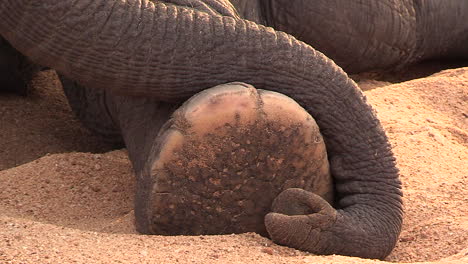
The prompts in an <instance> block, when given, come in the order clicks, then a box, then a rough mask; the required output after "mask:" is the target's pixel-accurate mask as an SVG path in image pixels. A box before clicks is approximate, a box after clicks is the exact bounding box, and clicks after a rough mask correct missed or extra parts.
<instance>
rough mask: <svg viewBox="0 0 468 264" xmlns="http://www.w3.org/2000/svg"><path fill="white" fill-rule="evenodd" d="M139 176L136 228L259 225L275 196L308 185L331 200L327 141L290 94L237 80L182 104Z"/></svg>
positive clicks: (210, 229)
mask: <svg viewBox="0 0 468 264" xmlns="http://www.w3.org/2000/svg"><path fill="white" fill-rule="evenodd" d="M150 157H152V159H150V160H149V161H148V163H147V165H146V169H144V171H143V173H141V175H139V176H138V177H137V178H138V187H137V188H138V189H137V197H136V207H135V210H136V222H137V229H138V230H139V231H140V232H142V233H150V234H163V235H187V234H190V235H198V234H226V233H243V232H257V233H259V234H262V235H267V232H266V229H265V225H264V217H265V215H266V214H267V213H269V212H270V210H271V205H272V202H273V200H274V199H275V197H276V196H278V195H279V194H280V193H281V192H282V191H284V190H286V189H288V188H301V189H304V190H307V191H310V192H313V193H315V194H317V195H319V196H321V197H323V198H324V199H325V200H327V201H328V202H331V200H332V189H333V187H332V186H333V185H332V184H333V183H332V179H331V176H330V173H329V166H328V160H327V154H326V149H325V144H324V142H323V139H322V136H321V134H320V132H319V128H318V127H317V125H316V123H315V121H314V119H313V118H312V117H311V116H310V115H309V114H308V113H307V112H306V111H305V110H304V109H303V108H302V107H300V106H299V105H298V104H297V103H296V102H295V101H293V100H292V99H290V98H289V97H287V96H285V95H282V94H279V93H275V92H270V91H265V90H256V89H255V88H253V87H252V86H250V85H246V84H243V83H232V84H226V85H221V86H217V87H215V88H212V89H208V90H205V91H203V92H201V93H199V94H197V95H195V96H193V97H192V98H191V99H189V100H188V101H187V102H186V103H185V104H184V105H182V106H181V107H180V108H179V109H178V110H177V111H176V112H175V113H174V114H173V116H172V119H171V120H169V121H168V122H167V123H166V124H165V125H164V127H163V128H162V130H161V132H160V133H159V136H158V139H157V141H156V142H155V144H154V146H153V149H152V151H151V153H150Z"/></svg>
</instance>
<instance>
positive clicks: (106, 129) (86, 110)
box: [58, 73, 123, 147]
mask: <svg viewBox="0 0 468 264" xmlns="http://www.w3.org/2000/svg"><path fill="white" fill-rule="evenodd" d="M58 76H59V79H60V81H61V83H62V87H63V91H64V93H65V96H66V97H67V100H68V104H69V105H70V107H71V109H72V111H73V112H74V114H75V116H76V117H77V118H78V120H80V122H81V123H82V124H83V125H84V126H85V127H86V128H87V129H89V130H90V131H92V132H93V133H95V134H96V135H99V136H101V137H102V139H103V140H104V141H105V142H107V143H111V144H113V145H115V146H116V147H118V146H123V139H122V136H121V132H120V128H119V125H118V124H117V122H116V120H115V118H114V117H113V116H112V115H111V113H110V109H109V102H110V100H112V95H111V94H110V93H108V92H106V91H105V90H99V89H89V88H87V87H84V86H82V85H80V84H79V83H77V82H75V81H73V80H70V79H68V78H67V77H65V76H63V75H62V74H60V73H59V74H58Z"/></svg>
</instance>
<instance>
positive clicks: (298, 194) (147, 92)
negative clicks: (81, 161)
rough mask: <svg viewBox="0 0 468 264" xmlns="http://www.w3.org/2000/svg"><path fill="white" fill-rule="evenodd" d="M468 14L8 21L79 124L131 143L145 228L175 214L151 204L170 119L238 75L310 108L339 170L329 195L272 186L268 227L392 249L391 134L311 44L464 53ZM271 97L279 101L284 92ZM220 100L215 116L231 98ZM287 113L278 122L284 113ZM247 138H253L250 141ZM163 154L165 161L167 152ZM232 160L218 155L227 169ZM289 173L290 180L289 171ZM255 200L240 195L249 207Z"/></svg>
mask: <svg viewBox="0 0 468 264" xmlns="http://www.w3.org/2000/svg"><path fill="white" fill-rule="evenodd" d="M345 2H346V3H345ZM356 14H359V15H356ZM448 14H450V15H448ZM467 14H468V3H466V1H456V0H450V1H444V2H443V4H442V2H441V1H437V0H429V1H409V0H401V1H397V0H385V1H371V0H369V1H321V0H316V1H305V0H296V1H282V0H232V1H226V0H169V1H152V2H150V1H147V0H115V1H110V0H95V1H88V0H78V1H71V0H70V1H69V0H66V1H64V0H60V1H58V0H43V1H40V2H37V1H32V0H15V1H13V0H4V1H2V2H1V3H0V34H1V36H3V37H4V38H5V39H7V40H8V41H9V42H10V43H11V44H12V46H13V47H15V48H16V49H17V50H18V51H19V52H21V53H23V54H25V55H26V56H28V57H29V58H31V59H32V60H33V61H35V62H36V63H39V64H41V65H44V66H47V67H51V68H53V69H56V70H57V72H59V73H60V75H61V80H62V83H63V86H64V90H65V93H66V95H67V97H68V99H69V101H70V104H71V106H72V108H73V110H74V111H75V112H76V113H77V115H78V117H79V118H80V119H81V120H82V121H83V123H84V124H85V125H87V126H88V127H89V128H90V129H92V130H93V131H95V132H97V133H99V134H101V135H103V136H104V137H106V138H107V139H108V140H111V141H114V142H121V143H124V144H125V146H126V147H127V148H128V150H129V158H130V160H131V161H132V164H133V167H134V170H135V174H136V178H137V185H138V186H139V187H138V188H137V193H136V205H135V207H136V218H137V226H138V229H139V230H140V231H142V232H144V233H165V231H161V230H159V229H158V228H157V225H156V224H155V223H162V222H164V221H166V220H164V219H165V218H164V215H170V213H164V214H161V213H154V210H153V209H154V207H153V206H154V205H155V204H161V203H164V199H162V198H155V197H162V196H161V195H163V196H164V195H166V194H167V192H165V191H164V188H163V187H164V184H163V183H161V184H159V179H160V178H164V177H163V176H161V175H163V174H164V173H166V171H165V170H159V169H158V168H159V167H157V166H156V165H155V164H159V163H158V162H159V161H160V160H161V157H164V155H166V154H164V153H166V152H164V150H165V149H167V147H168V146H171V144H172V143H174V142H176V143H177V141H170V140H169V141H168V139H167V138H168V136H167V135H166V134H167V133H166V132H167V131H173V130H174V129H175V130H180V131H185V132H186V134H197V133H198V132H197V131H195V132H194V131H192V130H190V127H192V126H195V125H194V124H196V122H195V121H193V120H197V119H196V118H195V119H193V120H192V121H193V122H188V124H190V125H188V126H187V127H185V126H184V125H179V127H173V125H174V122H175V121H177V120H179V121H180V118H181V117H180V116H185V114H186V112H184V111H185V110H183V109H186V108H184V106H182V107H181V105H182V104H183V103H184V102H185V101H187V99H188V98H190V97H192V96H193V95H194V94H196V93H198V92H200V91H203V90H206V89H208V88H211V87H215V86H217V85H220V84H226V83H231V82H241V83H243V84H242V85H245V86H248V87H255V88H256V89H264V90H271V91H276V92H279V93H282V94H284V95H287V96H289V97H290V98H292V99H294V100H295V101H296V102H297V103H299V104H300V105H301V106H302V107H304V109H305V110H306V111H307V112H308V113H309V114H310V115H311V116H312V117H313V118H314V119H315V120H316V122H317V124H318V126H319V128H320V132H321V134H322V135H323V141H324V143H325V144H326V154H327V155H328V161H327V162H329V172H330V173H331V176H332V177H333V191H334V192H335V196H334V199H330V198H328V199H324V197H320V196H319V195H316V194H314V193H313V192H314V191H315V190H312V189H308V187H304V186H305V185H301V184H299V185H294V186H292V187H299V188H302V189H306V190H301V189H297V188H293V189H287V188H286V187H288V185H287V184H285V183H284V182H280V183H278V184H280V185H282V186H283V187H284V188H286V190H284V191H283V189H282V188H280V187H275V188H273V190H274V192H273V194H274V196H276V195H277V194H278V193H279V192H280V191H283V192H281V194H279V195H278V197H277V198H276V199H275V201H274V202H273V206H272V208H271V210H272V212H271V213H268V214H267V215H266V216H265V226H266V229H267V230H268V233H269V235H270V236H271V238H272V239H273V240H274V241H275V242H278V243H281V244H285V245H288V246H292V247H296V248H299V249H304V250H308V251H311V252H314V253H319V254H344V255H352V256H360V257H369V258H384V257H385V256H387V255H388V254H389V253H390V252H391V250H392V249H393V247H394V246H395V243H396V241H397V239H398V235H399V232H400V229H401V224H402V204H401V195H402V194H401V186H400V185H401V184H400V181H399V177H398V169H397V168H396V165H395V160H394V157H393V154H392V151H391V146H390V144H389V142H388V139H387V137H386V135H385V133H384V131H383V130H382V127H381V125H380V123H379V121H378V119H377V117H376V115H375V113H374V111H373V109H372V107H371V106H370V105H369V104H367V102H366V99H365V97H364V95H363V94H362V93H361V91H360V90H359V89H358V88H357V86H356V84H355V83H354V82H353V81H351V80H350V79H349V78H348V77H347V75H346V74H345V73H344V72H343V70H342V69H341V68H340V67H338V66H336V65H335V64H334V62H333V61H331V60H330V59H328V58H327V57H325V56H324V55H323V54H322V53H321V52H318V51H316V50H315V49H314V47H315V48H317V49H319V50H321V51H322V52H323V53H325V54H326V55H327V56H329V57H331V58H332V59H334V60H335V61H336V62H337V63H338V65H340V66H341V67H342V68H343V69H345V70H346V71H349V72H360V71H365V70H370V69H388V68H392V67H400V66H404V65H407V64H410V63H414V62H416V61H420V60H424V59H430V58H439V57H447V58H450V57H468V54H467V50H466V49H465V45H466V44H467V40H468V34H467V28H468V22H467V21H468V20H467V19H463V18H464V17H465V16H466V15H467ZM447 17H449V18H447ZM448 29H450V30H448ZM284 32H287V33H289V34H287V33H284ZM298 39H299V40H298ZM300 40H302V41H300ZM72 80H73V81H72ZM242 85H241V86H242ZM99 88H101V89H102V90H98V89H99ZM233 89H237V88H233ZM249 89H250V88H249ZM210 91H211V90H210ZM233 94H235V95H233ZM230 96H234V97H233V98H237V97H235V96H239V95H238V93H232V94H231V95H230ZM194 98H197V96H195V97H194ZM198 98H200V97H198ZM216 98H217V97H216V96H215V97H212V98H211V99H212V100H211V99H210V100H208V101H203V100H201V101H200V100H199V101H197V100H195V99H193V98H192V99H190V100H189V101H188V102H192V104H195V105H196V106H198V107H200V109H204V107H205V108H206V107H207V105H210V104H212V105H213V106H214V105H216V104H215V103H213V102H216V100H217V99H216ZM256 98H258V96H257V97H256ZM194 100H195V102H199V103H198V104H197V103H193V102H194ZM233 100H234V99H233ZM235 100H238V98H237V99H235ZM235 100H234V101H235ZM239 100H240V99H239ZM265 100H266V99H265ZM254 101H255V100H254ZM249 102H250V101H249ZM224 104H226V105H228V104H229V101H227V102H225V103H224ZM184 105H185V104H184ZM240 105H241V106H242V105H244V104H240ZM245 105H249V103H246V104H245ZM260 105H262V104H260ZM274 105H276V106H277V107H278V108H279V109H281V108H282V107H283V108H284V107H286V105H288V104H287V103H285V102H283V101H278V102H276V103H275V104H274ZM274 108H275V107H271V109H274ZM176 109H178V110H176ZM181 109H182V110H181ZM192 109H193V107H192ZM214 109H218V110H216V111H213V115H214V116H216V113H218V112H222V111H223V108H214ZM242 109H244V108H242ZM254 109H262V107H260V106H258V107H256V108H254ZM174 111H175V112H174ZM244 111H247V110H245V109H244V110H239V109H237V110H233V112H230V114H232V115H233V116H235V117H236V119H235V120H237V117H238V116H239V117H243V116H244V115H243V114H245V113H248V111H247V112H244ZM238 112H239V113H241V114H238ZM180 113H183V114H180ZM208 113H209V112H208ZM297 113H300V112H297ZM206 115H207V116H210V115H211V114H206ZM259 115H260V116H262V115H263V114H259ZM171 116H172V117H171ZM280 117H281V114H280V113H279V114H278V116H277V119H278V120H277V121H278V122H283V121H279V120H280V119H281V118H280ZM200 118H201V117H200ZM186 119H187V118H186ZM188 119H190V118H188ZM174 120H175V121H174ZM179 121H177V122H175V123H177V124H180V122H179ZM189 121H190V120H189ZM233 122H237V121H233ZM304 122H305V121H304ZM182 123H183V122H182ZM208 126H209V124H208ZM187 131H189V132H187ZM258 131H263V130H262V129H260V130H258ZM278 131H281V128H280V129H279V130H278ZM212 132H213V133H214V134H216V133H217V132H215V130H213V131H212ZM232 133H234V132H232ZM259 133H260V132H259ZM278 133H279V132H278ZM231 136H232V137H233V134H229V133H228V134H227V135H226V137H231ZM238 137H240V136H237V138H238ZM184 138H185V137H184ZM234 138H236V137H234ZM191 142H193V144H194V145H196V143H197V141H196V140H195V141H191ZM169 143H170V144H169ZM176 143H174V144H176ZM282 143H283V144H284V142H281V141H273V142H272V145H280V146H281V144H282ZM243 144H244V145H245V148H247V146H246V145H248V144H249V143H242V144H241V145H242V146H244V145H243ZM176 145H177V144H176ZM176 149H177V148H176ZM257 151H259V152H261V151H262V150H257ZM323 151H324V150H323ZM200 152H201V151H200ZM208 152H209V151H208ZM168 153H170V152H168ZM188 153H189V152H188V151H187V152H186V153H185V154H184V153H182V154H181V155H189V154H188ZM232 153H234V152H232ZM163 154H164V155H163ZM167 155H169V154H167ZM259 155H260V154H259ZM169 156H170V155H169ZM235 156H236V155H234V154H232V157H230V156H229V155H228V159H231V160H233V159H234V158H235ZM311 157H316V156H315V155H310V156H309V158H310V159H312V158H311ZM254 160H255V159H254ZM278 160H281V159H278ZM197 161H200V160H198V159H197V157H195V158H194V159H193V162H197ZM213 162H214V164H218V163H221V162H222V160H216V159H215V160H214V161H213ZM252 162H253V161H252ZM292 163H294V162H292ZM292 163H291V164H292ZM164 164H166V165H167V164H169V165H168V166H169V167H170V165H171V162H169V163H164ZM181 164H182V163H181ZM187 164H191V163H187ZM232 164H233V165H238V164H237V163H236V162H232ZM294 164H297V163H294ZM190 166H191V165H186V166H182V167H183V168H185V167H190ZM245 166H247V165H245ZM285 166H286V164H285ZM295 166H296V165H295ZM161 171H163V172H161ZM174 171H177V169H174V170H171V173H172V174H177V173H176V172H174ZM228 171H229V169H227V170H226V171H224V170H223V168H220V175H221V174H222V172H225V173H227V172H228ZM234 174H235V173H233V174H232V175H234ZM269 174H271V175H275V173H274V171H269ZM200 175H204V174H203V173H202V172H200V173H199V174H197V177H198V176H200ZM281 175H282V176H281V177H279V178H281V179H286V178H285V177H284V175H286V173H284V172H283V173H281ZM219 177H221V176H219ZM259 177H261V175H260V176H259ZM271 177H273V176H271ZM289 177H292V178H293V179H294V177H296V175H295V174H294V173H291V175H289ZM311 177H315V176H314V175H311ZM188 178H190V177H189V176H188ZM234 178H235V176H233V179H234ZM161 182H165V181H161ZM215 182H216V181H215ZM329 183H330V180H324V181H322V183H321V184H319V185H326V184H329ZM207 185H209V184H208V183H207ZM246 185H247V186H249V185H250V183H249V184H246ZM161 186H163V187H161ZM189 186H196V182H195V183H190V185H189ZM200 188H201V189H203V187H200ZM233 188H234V189H233V190H235V187H233ZM171 190H172V189H171ZM218 191H219V190H217V191H213V193H216V192H218ZM261 191H262V190H259V191H257V192H260V193H261ZM263 191H265V190H263ZM252 193H256V192H255V191H253V192H252ZM197 195H198V196H200V195H202V194H197ZM268 197H270V195H268ZM171 199H172V198H171ZM171 199H168V200H167V201H168V202H167V203H169V204H170V203H171V202H170V201H172V200H171ZM269 199H272V198H268V199H267V201H266V202H265V203H270V202H271V200H269ZM182 200H183V199H182ZM161 201H162V202H161ZM176 204H177V203H176ZM179 204H182V203H179ZM248 204H249V203H243V204H241V205H240V207H239V208H245V209H246V211H248V210H251V208H252V207H251V206H249V205H248ZM332 205H333V207H334V208H333V207H332ZM176 207H177V205H175V207H173V208H176ZM168 208H171V207H168ZM184 208H185V207H184ZM177 209H179V208H177ZM210 210H211V209H210ZM254 211H255V210H254ZM168 212H170V210H169V211H168ZM184 212H190V210H189V208H188V209H187V210H185V211H184ZM196 213H197V212H194V214H196ZM265 213H266V212H263V211H262V213H259V214H260V216H261V217H263V216H264V214H265ZM161 215H162V216H161ZM221 215H222V214H221ZM238 215H242V214H238ZM177 216H178V215H177V214H175V215H174V217H175V218H177ZM168 217H169V216H168ZM154 219H163V220H161V221H159V220H157V221H156V220H154ZM249 219H250V218H249ZM255 219H257V218H255ZM158 221H159V222H158ZM166 222H167V221H166ZM182 222H183V221H182ZM218 224H219V222H218ZM213 225H216V221H215V222H214V223H213ZM208 227H209V225H208ZM155 230H156V231H155ZM158 230H159V231H158ZM192 231H193V230H192ZM242 231H246V230H242ZM194 233H197V232H195V231H194Z"/></svg>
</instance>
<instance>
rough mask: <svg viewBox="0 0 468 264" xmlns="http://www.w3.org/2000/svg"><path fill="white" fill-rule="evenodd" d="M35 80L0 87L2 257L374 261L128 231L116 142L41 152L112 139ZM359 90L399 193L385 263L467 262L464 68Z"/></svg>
mask: <svg viewBox="0 0 468 264" xmlns="http://www.w3.org/2000/svg"><path fill="white" fill-rule="evenodd" d="M38 80H39V81H36V83H35V91H34V93H33V95H32V96H31V97H28V98H20V97H15V96H6V95H0V121H1V123H0V124H1V125H0V129H1V133H0V170H1V169H3V170H1V171H0V212H1V213H0V263H175V262H181V263H214V262H216V263H225V262H227V263H248V262H254V263H374V262H377V261H373V260H362V259H358V258H350V257H342V256H313V255H311V254H308V253H305V252H300V251H297V250H293V249H289V248H285V247H281V246H277V245H274V244H273V243H271V242H270V241H269V240H268V239H265V238H262V237H260V236H258V235H256V234H250V233H249V234H242V235H225V236H197V237H187V236H180V237H162V236H143V235H138V234H136V232H135V230H134V227H133V211H132V207H133V206H132V204H133V194H132V192H133V186H134V179H133V176H132V173H131V168H130V165H129V162H128V160H127V158H126V153H125V151H124V150H118V151H112V152H108V153H105V154H90V153H79V152H72V153H65V154H46V153H64V152H70V151H80V152H83V151H84V152H89V151H92V152H102V151H105V150H106V149H109V146H106V145H103V144H101V143H99V142H100V141H99V139H97V138H95V137H93V136H92V135H90V134H89V133H88V132H86V131H85V130H83V129H82V128H81V127H80V126H79V124H78V123H77V121H75V120H73V118H72V117H71V114H70V110H69V108H68V106H67V105H66V103H64V99H63V95H62V93H61V92H60V90H59V87H58V85H57V83H56V80H55V79H54V76H53V74H51V73H48V74H45V75H42V76H41V77H40V78H39V79H38ZM363 83H364V82H363ZM365 83H366V85H367V88H369V83H371V84H372V85H373V87H378V86H382V85H386V83H380V82H369V81H367V82H365ZM366 94H367V96H368V99H369V101H370V103H371V104H373V105H374V106H375V108H376V110H377V112H378V115H379V117H380V119H381V120H382V123H383V126H384V127H385V129H386V131H387V133H388V136H389V138H390V140H391V142H392V144H393V146H394V152H395V154H396V156H397V162H398V166H399V168H400V170H401V178H402V181H403V188H404V194H405V197H404V202H405V209H406V215H405V220H404V227H403V232H402V235H401V238H400V241H399V243H398V245H397V247H396V249H395V250H394V252H393V253H392V254H391V255H390V256H389V257H388V259H387V261H392V262H420V261H424V262H433V261H435V262H438V263H460V264H461V263H468V165H467V161H468V133H467V130H468V121H467V120H468V68H462V69H456V70H448V71H444V72H442V73H439V74H436V75H434V76H431V77H427V78H424V79H418V80H413V81H409V82H405V83H402V84H396V85H390V86H383V87H379V88H375V89H373V90H370V91H367V92H366ZM44 155H45V156H44ZM20 164H23V165H20Z"/></svg>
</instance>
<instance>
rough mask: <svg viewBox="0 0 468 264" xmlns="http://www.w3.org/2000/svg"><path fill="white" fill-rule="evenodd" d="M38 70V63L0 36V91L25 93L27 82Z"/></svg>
mask: <svg viewBox="0 0 468 264" xmlns="http://www.w3.org/2000/svg"><path fill="white" fill-rule="evenodd" d="M39 70H40V67H39V66H38V65H35V64H33V63H32V62H31V61H29V59H27V58H26V57H25V56H23V55H22V54H21V53H20V52H18V51H17V50H15V49H14V48H13V47H12V46H11V45H10V44H9V43H8V42H7V41H6V40H5V39H3V38H2V37H1V36H0V91H2V92H3V91H6V92H13V93H17V94H20V95H26V94H27V91H28V86H29V82H30V81H31V79H32V77H33V75H34V74H35V73H36V72H38V71H39Z"/></svg>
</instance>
